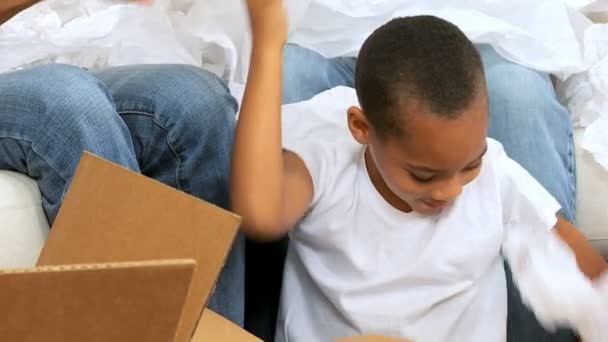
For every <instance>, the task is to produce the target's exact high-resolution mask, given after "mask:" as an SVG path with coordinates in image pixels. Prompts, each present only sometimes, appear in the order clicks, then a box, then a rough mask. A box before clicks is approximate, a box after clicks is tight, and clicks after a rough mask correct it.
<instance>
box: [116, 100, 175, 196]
mask: <svg viewBox="0 0 608 342" xmlns="http://www.w3.org/2000/svg"><path fill="white" fill-rule="evenodd" d="M118 114H119V115H121V116H122V115H142V116H147V117H150V118H152V122H153V123H154V124H155V125H157V126H158V127H160V128H161V129H162V130H164V131H165V132H167V139H166V141H167V145H168V146H169V149H170V150H171V152H172V153H173V156H174V157H175V160H177V168H176V173H175V184H176V188H177V189H178V190H180V191H183V187H182V184H181V183H180V181H179V170H180V168H181V165H182V160H181V158H180V157H179V153H177V150H176V148H175V146H173V144H172V143H171V141H170V139H169V131H170V130H169V128H168V127H167V126H165V125H164V124H163V123H162V122H160V121H159V120H158V119H157V118H156V115H155V114H154V113H149V112H143V111H136V110H128V111H120V112H118Z"/></svg>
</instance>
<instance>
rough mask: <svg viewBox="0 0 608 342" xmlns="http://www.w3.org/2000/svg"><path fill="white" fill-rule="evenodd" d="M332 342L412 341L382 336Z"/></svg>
mask: <svg viewBox="0 0 608 342" xmlns="http://www.w3.org/2000/svg"><path fill="white" fill-rule="evenodd" d="M334 342H413V341H412V340H407V339H399V338H395V337H383V336H372V335H368V336H356V337H347V338H342V339H338V340H335V341H334Z"/></svg>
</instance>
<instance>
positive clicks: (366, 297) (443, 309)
mask: <svg viewBox="0 0 608 342" xmlns="http://www.w3.org/2000/svg"><path fill="white" fill-rule="evenodd" d="M310 140H312V139H300V140H298V141H291V142H289V143H288V144H287V146H285V147H286V148H287V149H289V150H291V151H293V152H295V153H296V154H297V155H299V156H300V158H302V160H303V161H304V163H305V164H306V166H307V168H308V170H309V172H310V174H311V176H312V179H313V183H314V196H313V202H312V206H311V208H310V210H309V212H308V213H307V215H306V216H305V217H304V218H303V219H302V220H301V222H300V223H299V224H298V226H297V227H295V228H294V229H293V230H292V232H291V233H290V237H291V242H290V248H289V252H288V256H287V261H286V266H285V274H284V280H283V291H282V296H281V297H282V298H281V306H280V312H279V319H278V322H277V333H276V341H290V342H293V341H302V342H311V341H323V342H325V341H331V340H333V339H336V338H340V337H346V336H353V335H360V334H375V335H385V336H394V337H404V338H410V339H412V340H414V341H438V342H439V341H446V342H447V341H479V342H492V341H505V339H506V318H507V293H506V281H505V274H504V267H503V260H502V257H501V254H500V253H501V244H502V242H503V234H504V232H505V230H507V229H509V226H512V225H521V226H526V227H530V228H529V229H540V230H544V231H548V230H550V229H552V228H553V226H554V225H555V223H556V221H557V219H556V216H555V214H556V213H557V211H558V210H559V204H558V203H557V201H556V200H555V199H554V198H553V197H552V196H551V195H550V194H549V193H548V192H547V191H546V190H545V189H544V188H543V187H542V186H541V185H540V184H539V183H538V182H537V181H536V180H535V179H534V178H532V176H531V175H530V174H528V172H527V171H525V170H524V169H523V168H522V167H521V166H520V165H518V164H517V163H516V162H515V161H513V160H512V159H510V158H509V157H508V156H507V155H506V153H505V152H504V150H503V148H502V145H501V144H500V143H498V142H497V141H495V140H492V139H488V152H487V153H486V155H485V157H484V160H483V165H482V169H481V172H480V175H479V176H478V177H477V178H476V179H475V180H474V181H473V182H471V183H470V184H468V185H467V186H466V187H465V188H464V190H463V193H462V195H461V196H460V197H459V198H458V199H457V200H456V202H455V203H454V205H453V206H452V207H450V208H447V209H444V210H443V211H442V212H441V213H439V214H438V215H435V216H423V215H420V214H417V213H404V212H401V211H399V210H397V209H395V208H394V207H392V206H391V205H390V204H388V203H387V202H386V201H385V200H384V199H383V198H382V197H381V195H380V194H379V193H378V192H377V190H376V189H375V187H374V186H373V184H372V182H371V180H370V178H369V175H368V173H367V168H366V166H365V160H364V147H363V146H360V145H358V144H357V143H356V142H355V141H354V140H352V139H350V140H349V139H337V140H335V141H331V142H328V141H324V142H323V143H315V142H311V141H310Z"/></svg>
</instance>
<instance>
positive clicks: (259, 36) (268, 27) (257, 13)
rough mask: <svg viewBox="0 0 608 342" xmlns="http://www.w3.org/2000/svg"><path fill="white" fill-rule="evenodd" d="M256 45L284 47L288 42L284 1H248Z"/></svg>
mask: <svg viewBox="0 0 608 342" xmlns="http://www.w3.org/2000/svg"><path fill="white" fill-rule="evenodd" d="M246 1H247V9H248V10H249V20H250V24H251V32H252V34H253V40H254V43H255V44H266V43H269V44H274V45H275V46H279V47H281V48H282V47H283V45H284V44H285V42H286V41H287V16H286V14H285V7H284V4H283V1H282V0H246Z"/></svg>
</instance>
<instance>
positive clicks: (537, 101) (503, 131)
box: [283, 45, 576, 342]
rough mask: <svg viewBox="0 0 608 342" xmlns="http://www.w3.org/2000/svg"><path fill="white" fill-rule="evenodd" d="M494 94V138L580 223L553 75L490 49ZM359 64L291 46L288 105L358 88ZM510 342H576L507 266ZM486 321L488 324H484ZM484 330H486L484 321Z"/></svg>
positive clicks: (564, 118) (487, 63)
mask: <svg viewBox="0 0 608 342" xmlns="http://www.w3.org/2000/svg"><path fill="white" fill-rule="evenodd" d="M479 51H480V54H481V57H482V60H483V64H484V70H485V76H486V81H487V86H488V92H489V100H490V101H489V102H490V121H489V132H488V134H489V136H491V137H493V138H495V139H497V140H498V141H500V142H501V143H502V144H503V145H504V147H505V150H506V151H507V153H508V154H509V156H510V157H511V158H513V159H514V160H516V161H517V162H519V163H520V164H521V165H522V166H523V167H524V168H526V169H527V170H528V171H529V172H530V173H531V174H532V175H533V176H534V177H535V178H536V179H537V180H538V181H539V182H540V183H541V184H543V186H544V187H545V188H546V189H547V190H548V191H549V192H550V193H551V194H552V195H553V196H554V197H555V198H556V199H557V200H558V201H559V203H560V204H561V206H562V211H561V214H562V215H563V216H564V217H565V218H567V219H568V220H570V221H572V222H574V219H575V202H576V198H575V197H576V177H575V162H574V156H573V141H572V124H571V121H570V116H569V113H568V112H567V110H566V109H565V108H564V107H563V106H562V105H561V104H560V103H559V101H558V99H557V96H556V95H555V91H554V89H553V85H552V83H551V80H550V78H549V77H548V75H545V74H542V73H539V72H536V71H533V70H530V69H527V68H525V67H522V66H520V65H517V64H514V63H511V62H509V61H507V60H505V59H504V58H502V57H501V56H499V55H498V54H497V53H496V52H495V51H494V49H492V48H491V47H490V46H480V47H479ZM355 64H356V59H355V58H332V59H328V58H325V57H323V56H321V55H319V54H317V53H315V52H314V51H311V50H308V49H305V48H302V47H299V46H296V45H288V46H287V47H286V49H285V57H284V66H283V70H284V76H283V102H284V103H293V102H299V101H304V100H308V99H310V98H312V97H313V96H314V95H316V94H318V93H320V92H323V91H325V90H327V89H330V88H333V87H336V86H350V87H353V86H354V69H355ZM506 270H507V286H508V305H509V317H508V322H507V332H508V341H510V342H515V341H518V342H519V341H522V342H523V341H527V342H536V341H575V337H574V334H573V333H572V332H571V331H568V330H560V331H557V332H555V333H551V332H547V331H545V330H544V329H543V328H542V327H541V326H540V324H539V323H538V321H537V320H536V318H535V316H534V314H533V313H532V312H531V311H530V310H528V309H527V308H526V307H525V306H524V304H523V302H522V299H521V296H520V294H519V291H518V290H517V288H516V287H515V286H514V284H513V280H512V278H511V272H510V269H509V268H508V265H506ZM480 319H482V318H480ZM480 324H483V322H482V321H480Z"/></svg>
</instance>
